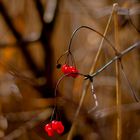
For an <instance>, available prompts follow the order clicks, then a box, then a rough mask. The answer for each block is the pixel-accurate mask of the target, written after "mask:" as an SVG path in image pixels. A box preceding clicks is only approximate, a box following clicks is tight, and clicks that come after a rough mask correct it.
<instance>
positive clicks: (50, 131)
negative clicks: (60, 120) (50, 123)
mask: <svg viewBox="0 0 140 140" xmlns="http://www.w3.org/2000/svg"><path fill="white" fill-rule="evenodd" d="M47 133H48V136H50V137H52V136H53V135H54V131H53V129H52V127H49V128H48V130H47Z"/></svg>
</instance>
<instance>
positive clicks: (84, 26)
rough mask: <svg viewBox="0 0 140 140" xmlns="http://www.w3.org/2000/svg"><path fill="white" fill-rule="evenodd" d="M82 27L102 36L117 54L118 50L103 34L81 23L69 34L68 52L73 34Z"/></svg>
mask: <svg viewBox="0 0 140 140" xmlns="http://www.w3.org/2000/svg"><path fill="white" fill-rule="evenodd" d="M84 28H85V29H89V30H91V31H93V32H95V33H97V34H98V35H100V36H101V37H103V38H104V39H105V40H106V42H107V43H108V44H109V45H110V46H111V48H112V49H113V50H114V51H115V53H116V54H119V53H118V51H117V49H116V48H115V47H114V45H113V44H112V43H111V42H110V41H109V40H108V39H107V38H106V37H105V36H104V35H103V34H101V33H100V32H98V31H97V30H95V29H93V28H91V27H89V26H86V25H82V26H80V27H78V28H77V29H76V30H75V31H74V32H73V33H72V36H71V38H70V42H69V46H68V51H69V52H71V44H72V41H73V38H74V36H75V35H76V33H77V32H78V31H79V30H80V29H84Z"/></svg>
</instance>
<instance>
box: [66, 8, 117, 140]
mask: <svg viewBox="0 0 140 140" xmlns="http://www.w3.org/2000/svg"><path fill="white" fill-rule="evenodd" d="M113 11H114V7H113V9H112V13H111V15H110V17H109V19H108V22H107V26H106V28H105V31H104V34H103V36H106V34H107V30H108V28H109V25H110V23H111V19H112V15H113ZM104 40H105V38H102V40H101V43H100V45H99V48H98V51H97V54H96V56H95V58H94V60H93V65H92V67H91V69H90V72H89V73H90V74H92V73H93V72H94V71H95V69H96V66H97V62H98V59H99V57H100V55H101V49H102V46H103V42H104ZM88 87H89V81H86V82H85V83H84V87H83V91H82V95H81V99H80V102H79V106H78V108H77V110H76V113H75V117H74V120H73V124H72V126H71V129H70V131H69V133H68V136H67V140H72V135H73V132H74V130H75V127H76V125H77V123H76V119H77V117H78V115H79V112H80V109H81V107H82V104H83V102H84V98H85V95H86V93H87V90H88Z"/></svg>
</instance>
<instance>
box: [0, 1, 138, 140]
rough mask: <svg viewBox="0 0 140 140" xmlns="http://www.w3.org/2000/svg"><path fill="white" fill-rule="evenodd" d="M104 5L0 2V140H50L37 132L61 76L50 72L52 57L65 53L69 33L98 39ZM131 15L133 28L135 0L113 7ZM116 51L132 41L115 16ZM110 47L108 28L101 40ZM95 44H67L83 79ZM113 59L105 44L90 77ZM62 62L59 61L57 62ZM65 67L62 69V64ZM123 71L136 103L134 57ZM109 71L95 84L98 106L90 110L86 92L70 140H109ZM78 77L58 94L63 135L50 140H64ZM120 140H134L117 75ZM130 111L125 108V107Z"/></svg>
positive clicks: (112, 124)
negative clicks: (93, 30)
mask: <svg viewBox="0 0 140 140" xmlns="http://www.w3.org/2000/svg"><path fill="white" fill-rule="evenodd" d="M113 3H114V1H111V0H100V1H99V0H94V1H93V0H86V1H84V0H20V1H19V0H10V1H9V0H1V1H0V137H1V139H4V140H12V139H19V140H43V139H48V140H49V139H50V140H51V139H53V138H49V137H48V136H47V135H46V134H45V132H44V129H43V127H44V125H45V123H46V122H49V119H50V116H51V113H52V108H51V107H52V106H53V105H54V89H55V85H56V83H57V81H58V79H59V78H60V76H61V75H62V73H61V72H60V70H58V69H56V61H57V59H58V57H59V56H60V55H61V54H62V53H64V52H65V51H66V50H67V48H68V43H69V39H70V37H71V34H72V32H73V31H74V30H75V29H76V28H78V27H79V26H81V25H87V26H90V27H92V28H94V29H96V30H97V31H99V32H101V33H103V32H104V29H105V27H106V24H107V20H108V18H109V15H110V12H111V9H112V4H113ZM118 4H119V6H120V7H122V8H127V9H130V13H132V14H131V15H130V16H131V19H132V21H133V23H134V25H135V26H136V27H137V28H139V27H140V16H139V9H140V3H139V1H138V0H132V1H129V0H119V1H118ZM118 22H119V40H120V43H119V44H120V51H122V50H124V49H125V48H127V47H129V46H131V45H132V44H134V43H135V42H137V41H138V40H139V37H140V35H139V33H138V32H137V31H136V30H135V28H134V27H133V26H132V24H130V20H129V17H128V15H119V21H118ZM106 37H107V38H108V39H109V40H110V41H111V42H112V44H114V23H113V19H112V23H111V25H110V26H109V30H108V33H107V36H106ZM101 39H102V38H101V37H100V36H99V35H97V34H96V33H94V32H91V31H89V30H80V31H79V33H78V34H77V35H76V36H75V37H74V40H73V42H72V46H71V47H72V53H73V55H74V58H75V62H76V64H77V68H78V70H79V71H80V72H81V73H84V74H88V73H89V70H90V68H91V66H92V65H93V60H94V59H95V55H96V53H97V49H98V47H99V43H100V41H101ZM113 56H114V53H113V51H112V50H111V48H110V47H109V46H108V44H107V43H106V42H105V43H104V45H103V50H102V53H101V56H100V59H99V60H98V65H97V69H98V68H100V67H102V66H103V65H104V64H105V63H107V62H108V61H109V60H110V59H111V58H112V57H113ZM62 60H63V59H62ZM64 62H65V60H63V61H62V63H64ZM122 62H123V65H124V71H125V73H126V75H127V77H128V79H129V80H130V82H131V85H132V87H133V89H134V91H135V92H136V94H137V95H138V97H140V86H139V85H140V80H139V75H140V49H139V48H138V49H136V50H134V51H132V52H130V53H129V54H127V55H126V56H125V57H124V58H123V59H122ZM115 78H116V77H115V65H114V64H113V65H110V66H109V67H108V68H107V69H106V70H104V71H103V72H102V73H101V74H99V76H97V77H95V79H94V88H95V93H96V95H97V98H98V101H99V106H98V108H97V110H96V111H95V112H92V113H90V114H88V113H87V111H88V110H89V109H91V108H92V107H93V106H94V100H93V98H92V95H91V91H90V89H89V90H88V92H87V95H86V97H85V99H84V103H83V106H82V109H81V112H80V115H79V117H78V125H77V126H76V129H75V131H74V137H75V138H73V139H76V140H93V139H97V140H99V139H104V140H109V139H111V140H115V139H116V116H117V115H116V107H115V106H116V101H115V99H116V94H115V88H116V85H115ZM83 83H84V80H83V77H78V78H76V79H72V78H70V77H66V78H64V79H63V80H62V81H61V82H60V84H59V87H58V91H57V94H58V96H59V97H58V98H57V99H58V100H57V103H58V108H59V110H60V115H61V118H62V121H63V122H64V124H65V128H66V131H65V133H64V135H62V136H57V135H56V137H57V139H58V140H59V139H61V140H63V139H67V134H68V132H69V130H70V126H71V124H72V122H73V117H74V114H75V112H76V109H77V107H78V103H79V101H80V97H81V93H82V90H83ZM120 85H121V95H122V139H123V140H139V138H140V122H139V117H140V115H139V109H140V105H139V103H136V104H135V101H134V100H133V97H132V96H131V91H130V89H129V86H128V84H127V82H126V80H125V78H124V76H123V74H122V73H121V83H120ZM128 103H129V105H124V104H128Z"/></svg>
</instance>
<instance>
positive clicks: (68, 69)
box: [61, 64, 78, 78]
mask: <svg viewBox="0 0 140 140" xmlns="http://www.w3.org/2000/svg"><path fill="white" fill-rule="evenodd" d="M61 70H62V72H63V73H64V74H69V75H68V76H71V77H73V78H76V77H77V76H78V70H77V69H76V67H75V66H69V65H67V64H64V65H63V66H62V68H61Z"/></svg>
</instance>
